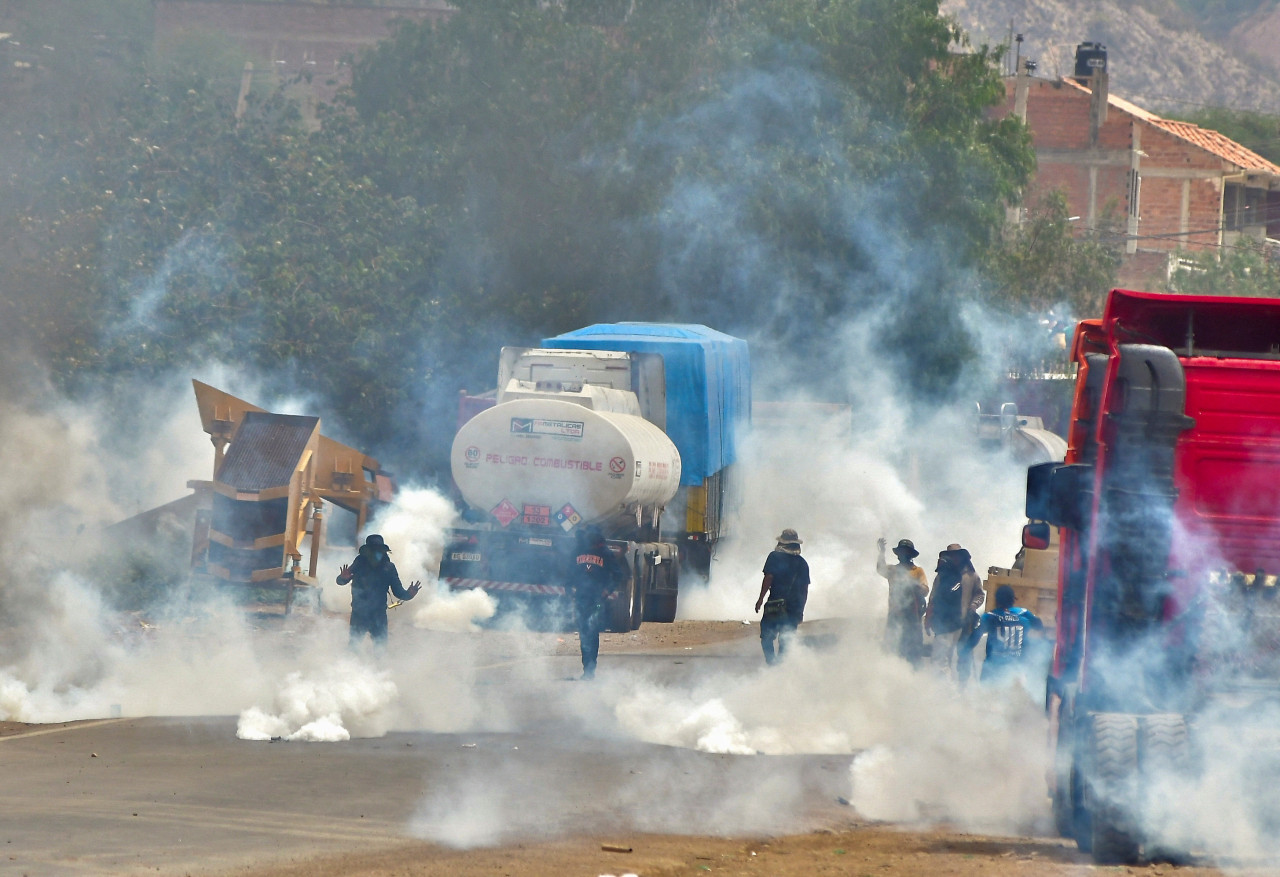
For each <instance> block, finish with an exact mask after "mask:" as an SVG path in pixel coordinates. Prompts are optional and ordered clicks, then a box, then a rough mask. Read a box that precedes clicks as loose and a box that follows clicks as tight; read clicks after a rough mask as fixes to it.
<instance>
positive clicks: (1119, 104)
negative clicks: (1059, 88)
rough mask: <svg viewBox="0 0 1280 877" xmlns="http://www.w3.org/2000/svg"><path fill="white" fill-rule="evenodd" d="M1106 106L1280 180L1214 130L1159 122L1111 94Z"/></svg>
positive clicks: (1278, 171) (1277, 169)
mask: <svg viewBox="0 0 1280 877" xmlns="http://www.w3.org/2000/svg"><path fill="white" fill-rule="evenodd" d="M1062 81H1063V82H1065V83H1066V84H1067V85H1070V86H1071V87H1073V88H1077V89H1079V90H1080V91H1083V92H1084V93H1085V94H1089V93H1090V91H1089V89H1088V88H1086V87H1085V86H1083V85H1081V84H1080V83H1078V82H1076V81H1075V80H1074V79H1072V78H1071V77H1069V76H1068V77H1063V80H1062ZM1107 105H1108V106H1113V107H1115V108H1116V109H1117V110H1120V111H1121V112H1123V113H1128V114H1129V115H1130V116H1133V117H1134V118H1136V119H1140V120H1141V121H1143V122H1146V123H1147V124H1149V125H1152V126H1154V127H1156V128H1159V129H1161V130H1162V131H1167V132H1168V133H1170V134H1172V135H1173V136H1174V137H1177V138H1179V139H1180V140H1184V141H1186V142H1187V143H1190V144H1191V145H1192V146H1195V147H1198V148H1200V149H1203V150H1204V151H1205V152H1208V153H1210V154H1211V155H1216V156H1218V157H1219V158H1221V159H1223V160H1225V161H1229V162H1231V163H1232V164H1234V165H1235V166H1236V167H1238V168H1240V170H1242V171H1247V172H1250V173H1259V174H1270V175H1272V176H1277V177H1280V165H1275V164H1272V163H1271V162H1269V161H1267V160H1266V159H1265V158H1263V157H1262V156H1261V155H1258V153H1256V152H1254V151H1253V150H1252V149H1249V148H1247V147H1245V146H1242V145H1240V144H1239V143H1237V142H1236V141H1234V140H1232V139H1231V138H1230V137H1227V136H1225V135H1223V134H1220V133H1218V132H1217V131H1211V130H1209V129H1208V128H1201V127H1200V126H1199V125H1194V124H1192V123H1191V122H1179V121H1175V120H1173V119H1163V118H1161V117H1160V116H1157V115H1156V114H1155V113H1153V112H1150V111H1149V110H1144V109H1143V108H1142V107H1140V106H1138V105H1137V104H1132V103H1129V101H1127V100H1125V99H1124V98H1119V97H1116V96H1115V95H1113V94H1108V95H1107Z"/></svg>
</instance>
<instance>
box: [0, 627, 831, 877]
mask: <svg viewBox="0 0 1280 877" xmlns="http://www.w3.org/2000/svg"><path fill="white" fill-rule="evenodd" d="M758 648H759V647H758V644H757V643H755V642H754V641H752V640H744V641H740V642H737V643H729V644H720V645H714V646H706V647H699V648H698V649H696V650H689V651H686V650H684V649H681V650H679V651H678V652H673V651H665V652H663V651H660V650H659V651H657V652H656V653H655V654H651V655H628V656H622V655H618V656H610V657H609V658H608V660H609V661H610V662H616V663H614V664H612V666H615V667H618V666H623V665H624V664H644V665H645V667H646V672H650V673H653V674H655V675H656V676H662V675H663V674H667V675H670V676H671V677H672V678H676V677H679V676H681V675H688V674H696V673H698V672H699V669H700V668H701V667H704V666H707V665H714V666H715V667H716V670H717V672H725V671H726V669H728V670H729V671H730V672H733V669H734V668H737V669H739V670H740V671H741V672H744V673H746V672H753V671H755V670H756V669H757V667H758V660H759V659H758V657H757V650H758ZM529 660H536V661H550V662H552V663H553V671H554V672H555V673H556V674H559V673H560V666H561V665H563V676H562V677H560V678H569V677H571V676H572V675H573V674H574V672H575V669H576V659H575V658H573V657H566V656H561V657H549V658H526V659H499V660H494V661H491V662H490V663H488V664H486V665H484V666H483V668H482V670H481V673H480V677H479V679H478V682H479V684H481V685H486V686H490V687H492V688H494V689H497V691H496V692H495V694H496V695H497V696H499V697H502V698H505V699H506V700H508V701H509V702H510V703H511V704H514V705H516V706H517V708H518V710H519V712H520V713H521V720H520V722H519V726H520V727H522V728H526V729H528V728H532V729H533V730H525V731H522V732H521V733H512V734H481V735H477V734H467V735H448V734H426V733H404V732H399V733H390V734H387V735H386V736H384V737H379V738H375V739H357V740H352V741H350V742H344V743H284V742H273V743H250V742H245V741H241V740H238V739H236V736H235V729H236V718H235V717H230V716H228V717H206V718H194V719H192V718H183V719H176V718H144V719H118V720H104V721H94V722H86V723H80V724H72V725H68V726H30V727H29V728H27V729H25V730H20V731H19V732H18V733H16V734H11V735H9V736H5V737H0V775H2V776H3V778H4V779H3V785H2V786H0V850H2V851H0V873H5V874H7V873H14V874H18V873H28V874H32V875H35V874H40V875H46V874H93V873H112V874H116V873H126V872H135V871H136V872H143V871H146V872H149V873H156V872H157V871H159V872H160V873H187V872H189V871H192V870H199V871H209V870H218V869H224V868H231V867H236V866H244V865H247V864H250V863H263V862H268V861H272V860H277V859H286V858H292V857H303V856H311V855H316V854H324V853H334V852H342V851H351V850H362V851H370V850H376V849H378V848H391V847H393V846H395V845H396V844H401V843H403V842H405V841H406V840H407V839H410V838H413V837H414V836H415V835H416V836H417V837H426V838H428V839H431V840H437V841H440V840H445V841H450V842H454V843H458V842H466V841H469V842H472V843H478V842H483V841H492V840H494V839H497V840H515V839H519V838H520V837H522V836H530V837H536V836H539V835H541V834H545V833H547V832H554V831H558V830H561V829H565V828H568V827H572V828H573V829H574V830H575V831H593V830H594V831H598V832H600V831H603V832H607V831H610V830H615V829H619V830H630V829H632V828H641V829H643V828H646V827H647V828H648V829H650V830H655V831H676V832H678V831H679V830H680V827H681V825H680V823H681V820H682V818H683V817H682V809H683V810H687V811H689V812H693V811H696V812H698V813H699V816H700V819H702V820H705V819H706V818H707V814H708V813H711V814H714V813H715V812H716V808H718V807H720V808H723V807H725V806H727V805H726V801H727V800H728V799H730V798H733V797H734V796H735V794H736V792H743V791H747V790H754V789H755V788H756V787H757V785H758V783H759V780H760V778H761V777H762V776H768V777H769V778H770V779H769V781H770V782H772V783H780V784H781V785H779V786H778V792H777V794H778V795H779V796H781V797H780V798H779V800H781V801H785V803H786V805H787V808H788V812H792V813H795V814H801V813H803V814H804V815H805V816H806V817H807V818H810V819H814V818H816V819H821V818H823V815H824V814H832V815H838V814H840V813H841V812H842V811H843V812H844V813H847V812H848V808H845V807H842V806H841V805H840V803H839V802H838V801H837V798H838V796H839V795H841V794H847V776H848V772H847V771H848V763H849V758H848V757H847V756H812V757H807V756H806V757H776V758H775V757H766V756H746V757H743V756H720V755H709V754H706V753H699V752H693V751H689V750H683V749H674V748H670V747H663V746H655V745H649V744H644V743H639V742H635V741H632V740H626V739H616V738H615V739H609V738H606V737H593V736H592V735H591V734H590V733H586V734H584V733H583V732H582V729H581V728H580V727H577V728H573V727H569V726H566V725H564V724H563V723H561V722H558V721H557V719H556V717H555V714H554V712H553V711H547V712H545V714H543V713H542V712H540V709H541V706H542V705H540V703H539V697H537V696H535V695H534V694H532V693H530V694H529V695H528V696H525V695H524V693H523V692H522V687H521V683H520V675H519V673H518V672H517V671H518V670H519V669H520V665H521V662H522V661H529ZM602 667H603V665H602ZM602 676H603V677H606V678H607V673H606V672H603V670H602ZM563 684H564V685H565V686H567V687H572V688H573V690H575V691H580V690H584V689H582V687H581V686H582V684H581V683H573V682H567V681H566V682H564V683H563ZM541 699H542V700H543V701H545V695H543V696H542V698H541ZM741 797H756V796H741ZM601 802H608V803H609V807H608V808H604V807H602V806H601ZM768 803H769V802H768V799H767V797H766V800H765V802H764V805H763V806H766V807H767V806H768ZM735 806H741V805H735ZM619 810H621V811H623V812H625V813H626V814H627V815H626V816H625V820H624V821H625V824H624V822H618V821H617V820H619V819H620V818H621V817H619V816H618V815H617V814H618V812H619ZM606 812H608V813H612V814H613V815H611V816H610V815H605V813H606ZM742 816H743V814H741V813H726V818H736V819H740V818H742ZM763 818H764V821H767V816H766V817H763ZM784 823H785V819H783V818H782V817H779V825H783V824H784Z"/></svg>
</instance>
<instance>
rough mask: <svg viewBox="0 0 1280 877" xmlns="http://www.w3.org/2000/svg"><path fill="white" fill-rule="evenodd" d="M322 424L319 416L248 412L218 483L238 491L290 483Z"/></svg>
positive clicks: (229, 449) (228, 451) (220, 473)
mask: <svg viewBox="0 0 1280 877" xmlns="http://www.w3.org/2000/svg"><path fill="white" fill-rule="evenodd" d="M319 424H320V418H319V417H304V416H302V415H298V414H270V413H268V412H266V411H250V412H247V413H246V414H245V416H244V420H243V421H242V422H241V424H240V428H239V429H237V430H236V434H235V437H234V438H233V439H232V440H231V445H230V447H228V448H227V456H226V459H224V460H223V461H222V469H221V470H220V471H219V472H218V476H217V480H218V481H220V482H221V483H223V484H228V485H230V486H232V487H234V488H235V489H236V490H266V489H268V488H271V487H281V486H283V485H285V484H288V483H289V479H290V478H291V477H292V476H293V470H294V469H295V468H297V466H298V460H300V459H301V458H302V452H303V451H305V450H306V449H307V442H309V441H310V440H311V435H312V433H314V432H315V431H316V427H317V426H318V425H319Z"/></svg>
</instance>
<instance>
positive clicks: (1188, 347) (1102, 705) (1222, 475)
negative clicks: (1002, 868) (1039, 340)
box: [1027, 290, 1280, 862]
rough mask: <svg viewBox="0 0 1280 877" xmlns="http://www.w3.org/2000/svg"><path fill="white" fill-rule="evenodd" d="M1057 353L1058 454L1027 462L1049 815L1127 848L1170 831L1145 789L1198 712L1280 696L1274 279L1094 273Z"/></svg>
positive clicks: (1112, 858)
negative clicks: (1192, 285) (1052, 542)
mask: <svg viewBox="0 0 1280 877" xmlns="http://www.w3.org/2000/svg"><path fill="white" fill-rule="evenodd" d="M1073 360H1074V362H1075V364H1076V367H1077V369H1078V372H1077V383H1076V391H1075V396H1074V401H1073V406H1072V413H1071V422H1070V427H1069V431H1068V452H1067V456H1066V461H1065V462H1064V463H1048V464H1042V465H1040V466H1036V467H1032V468H1031V469H1030V470H1029V472H1028V481H1027V515H1028V517H1029V518H1032V519H1033V520H1038V521H1044V522H1047V523H1048V524H1050V525H1052V526H1057V527H1059V528H1060V542H1061V550H1060V559H1059V578H1058V615H1057V640H1056V645H1055V652H1054V659H1053V664H1052V668H1051V671H1050V675H1049V679H1048V685H1047V707H1048V712H1049V718H1050V727H1051V738H1052V741H1053V744H1054V749H1055V765H1056V766H1055V771H1054V782H1053V789H1052V791H1053V799H1054V816H1055V821H1056V822H1057V825H1058V828H1059V830H1060V831H1061V832H1062V833H1063V834H1064V835H1066V836H1074V837H1075V838H1076V840H1077V842H1078V844H1079V846H1080V847H1081V849H1084V850H1092V852H1093V855H1094V857H1095V858H1096V859H1098V860H1099V861H1103V862H1135V861H1140V860H1142V859H1144V858H1152V857H1155V856H1158V855H1160V854H1162V853H1161V851H1167V850H1168V849H1169V848H1170V847H1171V846H1173V845H1175V844H1174V842H1173V840H1171V839H1170V838H1168V837H1165V836H1163V835H1162V826H1161V825H1160V824H1159V822H1160V820H1159V819H1157V818H1155V817H1154V816H1153V815H1152V810H1153V808H1152V805H1151V801H1150V800H1149V798H1150V796H1149V795H1148V790H1149V789H1151V788H1152V787H1153V785H1154V784H1155V782H1156V780H1157V779H1159V778H1161V777H1162V776H1164V775H1166V774H1168V773H1170V772H1172V773H1175V774H1179V775H1185V774H1187V773H1188V772H1190V771H1191V770H1192V764H1193V753H1194V751H1195V739H1194V737H1195V734H1196V728H1197V725H1198V723H1200V722H1203V721H1209V720H1211V719H1212V720H1215V721H1223V720H1226V721H1228V722H1236V721H1244V720H1246V719H1247V717H1248V716H1250V715H1253V714H1256V710H1255V709H1253V707H1252V706H1251V705H1253V704H1256V703H1257V699H1258V698H1264V699H1274V698H1277V697H1280V597H1278V596H1277V594H1278V593H1280V588H1278V587H1277V576H1280V299H1257V298H1227V297H1213V296H1179V295H1164V294H1156V293H1144V292H1133V291H1128V290H1113V291H1112V292H1111V294H1110V297H1109V299H1108V301H1107V306H1106V309H1105V312H1104V315H1103V318H1102V319H1101V320H1096V321H1094V320H1091V321H1086V322H1083V323H1081V324H1080V325H1079V327H1078V329H1077V331H1076V335H1075V339H1074V344H1073ZM1029 535H1030V536H1031V537H1032V538H1033V539H1034V537H1035V536H1036V535H1042V534H1036V533H1034V532H1032V533H1031V534H1029ZM1276 742H1277V744H1278V749H1277V751H1280V737H1278V738H1277V741H1276ZM1179 840H1180V841H1185V840H1186V839H1185V838H1183V839H1179Z"/></svg>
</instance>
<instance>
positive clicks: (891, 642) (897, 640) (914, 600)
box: [876, 537, 929, 667]
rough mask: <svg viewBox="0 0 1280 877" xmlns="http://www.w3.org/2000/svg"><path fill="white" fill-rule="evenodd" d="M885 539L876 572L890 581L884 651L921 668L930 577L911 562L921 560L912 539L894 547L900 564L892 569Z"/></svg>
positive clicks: (879, 544) (881, 539)
mask: <svg viewBox="0 0 1280 877" xmlns="http://www.w3.org/2000/svg"><path fill="white" fill-rule="evenodd" d="M885 544H886V543H885V540H884V538H883V537H882V538H880V539H878V540H877V541H876V547H878V548H879V549H880V556H879V558H878V559H877V560H876V572H878V573H879V574H880V575H881V576H883V577H884V578H886V579H888V580H889V614H888V618H887V619H886V621H885V628H884V650H885V651H886V652H889V653H890V654H894V655H897V656H898V657H900V658H902V659H903V660H905V661H909V662H910V663H911V665H912V666H913V667H918V666H919V665H920V662H921V660H923V658H924V630H923V628H922V627H921V625H920V619H921V618H922V617H923V615H924V610H925V600H926V599H928V596H929V577H928V575H927V574H926V573H925V571H924V570H923V569H921V568H920V567H918V566H916V565H915V563H913V562H912V561H913V560H914V559H915V558H917V557H919V556H920V552H919V551H917V550H916V546H915V545H914V544H913V543H912V542H911V540H910V539H900V540H899V541H898V544H897V545H895V546H893V554H894V556H895V557H897V558H898V562H897V563H896V564H894V565H893V566H889V565H888V564H887V563H885V561H884V548H885Z"/></svg>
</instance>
